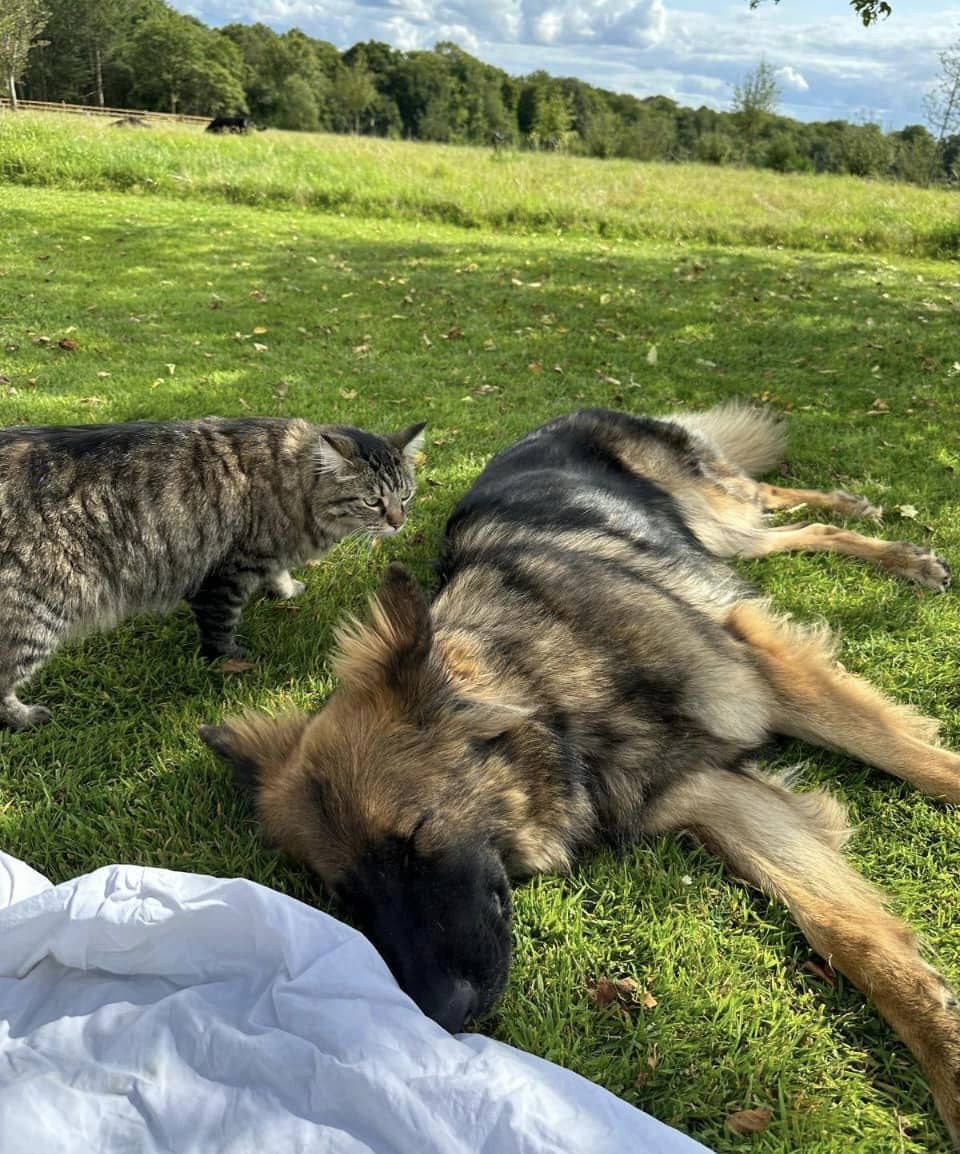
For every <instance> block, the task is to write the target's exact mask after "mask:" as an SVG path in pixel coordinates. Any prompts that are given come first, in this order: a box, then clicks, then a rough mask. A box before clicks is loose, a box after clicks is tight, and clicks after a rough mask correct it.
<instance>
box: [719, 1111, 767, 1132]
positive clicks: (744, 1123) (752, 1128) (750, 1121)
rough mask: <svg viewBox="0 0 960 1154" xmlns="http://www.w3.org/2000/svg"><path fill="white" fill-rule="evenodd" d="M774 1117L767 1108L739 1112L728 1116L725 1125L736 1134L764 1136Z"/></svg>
mask: <svg viewBox="0 0 960 1154" xmlns="http://www.w3.org/2000/svg"><path fill="white" fill-rule="evenodd" d="M772 1117H773V1111H772V1110H769V1109H767V1107H765V1106H764V1107H763V1108H762V1109H759V1110H737V1111H735V1112H734V1113H733V1114H728V1115H727V1117H726V1120H725V1122H724V1125H725V1126H726V1127H727V1129H728V1130H732V1131H733V1132H734V1134H762V1133H763V1131H764V1130H766V1128H767V1127H768V1126H769V1125H770V1119H771V1118H772Z"/></svg>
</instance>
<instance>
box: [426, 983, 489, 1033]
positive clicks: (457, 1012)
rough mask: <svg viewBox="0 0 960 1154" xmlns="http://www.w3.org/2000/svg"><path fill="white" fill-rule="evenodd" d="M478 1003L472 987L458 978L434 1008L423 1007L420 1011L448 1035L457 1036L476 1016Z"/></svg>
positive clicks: (475, 992)
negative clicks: (441, 1027)
mask: <svg viewBox="0 0 960 1154" xmlns="http://www.w3.org/2000/svg"><path fill="white" fill-rule="evenodd" d="M478 1002H479V999H478V998H477V991H476V990H475V989H474V988H473V986H471V985H470V983H469V982H468V981H466V980H465V979H463V978H458V979H457V980H456V981H455V982H454V983H453V985H452V986H451V987H450V988H449V989H448V990H446V991H445V992H444V994H443V995H442V998H440V999H438V1001H437V1004H436V1005H435V1006H433V1007H430V1008H428V1007H427V1006H423V1007H422V1009H423V1011H424V1013H425V1014H427V1015H428V1016H429V1017H431V1018H433V1020H434V1021H435V1022H436V1023H437V1024H438V1025H440V1026H443V1028H444V1029H445V1030H447V1031H448V1032H449V1033H451V1034H459V1033H460V1031H461V1030H462V1029H463V1027H464V1026H465V1025H466V1024H467V1022H469V1021H470V1019H471V1018H472V1017H473V1016H474V1015H475V1014H476V1012H477V1005H478Z"/></svg>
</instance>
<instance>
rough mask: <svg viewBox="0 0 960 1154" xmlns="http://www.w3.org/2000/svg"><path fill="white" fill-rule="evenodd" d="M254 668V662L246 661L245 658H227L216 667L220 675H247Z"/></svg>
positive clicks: (255, 665) (255, 664)
mask: <svg viewBox="0 0 960 1154" xmlns="http://www.w3.org/2000/svg"><path fill="white" fill-rule="evenodd" d="M256 667H257V663H256V662H255V661H248V660H247V659H246V658H245V657H228V658H227V659H226V660H225V661H221V662H220V664H219V665H218V666H217V668H218V669H219V670H220V672H221V673H247V672H248V671H249V670H251V669H256Z"/></svg>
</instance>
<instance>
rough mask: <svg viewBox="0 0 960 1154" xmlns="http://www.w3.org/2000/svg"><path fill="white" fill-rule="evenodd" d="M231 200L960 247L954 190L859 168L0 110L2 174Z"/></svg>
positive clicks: (433, 216)
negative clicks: (243, 130)
mask: <svg viewBox="0 0 960 1154" xmlns="http://www.w3.org/2000/svg"><path fill="white" fill-rule="evenodd" d="M3 181H6V182H9V183H15V184H25V185H30V186H33V187H37V186H51V187H56V188H77V189H85V190H90V191H108V190H117V191H124V192H131V193H134V194H137V195H143V196H147V195H162V196H166V197H170V196H173V197H178V198H184V199H188V200H197V199H201V198H202V199H205V200H206V199H210V200H221V201H223V200H225V201H229V202H231V203H237V204H250V205H255V206H258V207H264V206H268V205H269V206H284V205H290V206H294V207H302V208H313V209H319V210H322V211H327V212H343V213H346V214H347V215H350V216H360V217H367V218H370V217H376V218H381V219H390V220H396V219H398V218H403V219H407V220H420V221H426V220H436V221H443V222H445V223H448V224H456V225H460V226H465V227H470V228H477V229H497V230H502V229H506V230H509V231H517V230H524V231H532V232H540V233H544V234H549V235H551V236H556V235H561V236H562V235H563V234H564V233H567V232H569V231H570V230H573V231H575V232H578V233H590V234H594V235H597V236H605V237H618V238H631V239H637V240H641V239H653V240H671V241H677V242H692V243H707V244H751V245H755V244H760V245H766V244H770V245H774V244H781V245H786V246H789V247H791V248H803V249H812V250H816V251H834V252H835V251H844V252H887V253H903V254H911V255H919V256H949V255H956V254H957V253H958V252H960V214H958V209H957V197H956V194H955V193H953V192H949V191H944V190H930V189H922V188H916V187H913V186H911V185H905V184H881V183H867V182H865V181H862V180H858V179H856V178H853V177H844V178H841V177H821V176H780V175H778V174H776V173H772V172H765V171H757V170H753V171H750V172H743V171H738V170H736V169H728V168H716V167H710V166H705V165H693V164H686V165H683V166H681V167H677V166H676V165H668V164H644V165H640V164H636V163H634V162H633V161H613V160H605V161H600V160H586V159H573V158H571V157H564V156H558V155H546V154H542V155H537V154H533V153H529V152H524V153H519V152H518V153H510V152H503V153H494V152H492V151H491V150H489V149H477V148H446V147H444V146H442V145H427V144H401V143H396V142H388V141H384V140H380V139H376V138H369V137H360V138H355V137H345V136H324V135H318V134H302V133H277V132H268V133H264V134H256V135H253V136H248V137H243V136H224V137H210V136H206V135H205V134H204V133H203V131H202V130H201V129H199V128H197V127H191V128H189V129H187V128H183V127H176V126H174V127H169V126H166V125H160V124H154V125H152V126H151V127H150V128H149V129H142V130H122V131H121V130H118V129H116V128H114V127H113V126H112V125H111V124H110V122H109V121H106V120H99V119H95V118H90V119H88V120H87V119H81V118H79V117H77V116H59V117H58V116H52V117H51V116H36V115H29V114H21V115H19V116H11V115H9V114H7V115H6V116H2V115H0V182H3Z"/></svg>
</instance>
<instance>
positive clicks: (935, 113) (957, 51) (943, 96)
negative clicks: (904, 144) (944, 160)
mask: <svg viewBox="0 0 960 1154" xmlns="http://www.w3.org/2000/svg"><path fill="white" fill-rule="evenodd" d="M938 56H939V58H940V76H939V77H938V79H937V81H936V83H935V84H934V86H933V87H932V88H931V89H930V91H929V92H928V93H927V95H926V96H925V97H924V100H923V110H924V112H925V113H926V116H927V123H928V124H929V125H930V128H931V130H932V131H933V134H934V137H935V138H936V141H937V143H938V144H940V143H941V142H942V141H943V140H944V138H945V137H947V136H951V135H952V134H953V133H955V132H958V131H960V40H957V41H956V42H955V43H954V44H952V45H951V46H950V47H949V48H945V49H944V50H943V51H942V52H940V53H938Z"/></svg>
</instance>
